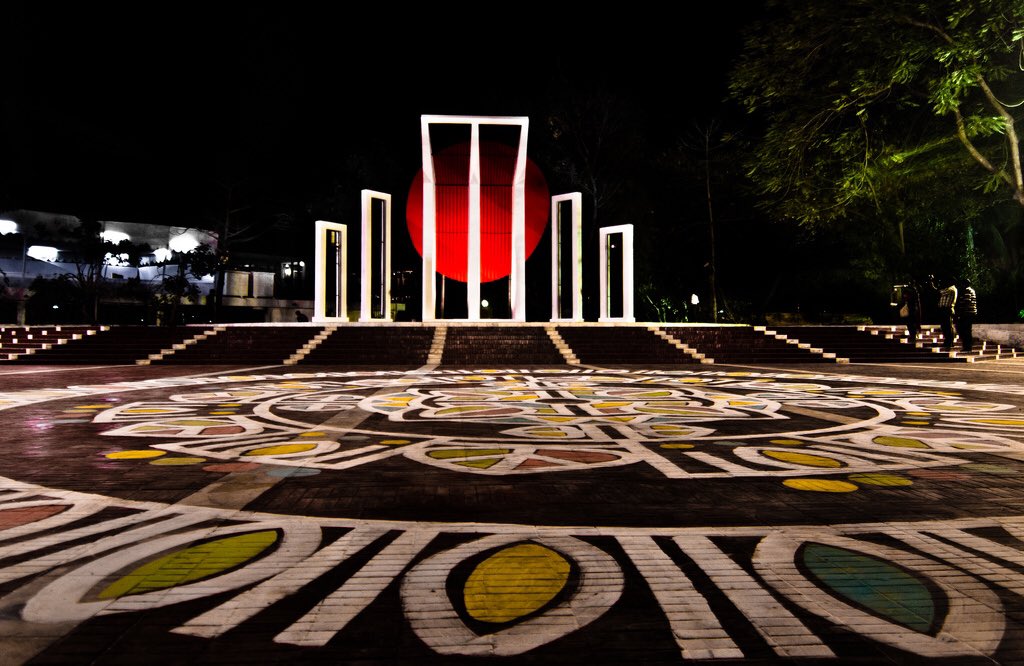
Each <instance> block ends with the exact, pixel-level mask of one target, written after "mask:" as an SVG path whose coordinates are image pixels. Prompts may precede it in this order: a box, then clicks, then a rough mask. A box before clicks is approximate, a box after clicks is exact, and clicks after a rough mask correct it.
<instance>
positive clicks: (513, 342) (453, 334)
mask: <svg viewBox="0 0 1024 666" xmlns="http://www.w3.org/2000/svg"><path fill="white" fill-rule="evenodd" d="M565 362H566V361H565V359H564V358H563V357H562V354H561V353H559V350H558V348H557V347H556V346H555V343H554V341H553V340H552V339H551V337H550V336H549V335H548V334H547V333H546V332H545V330H544V328H543V327H541V326H448V334H447V336H446V338H445V342H444V352H443V353H442V355H441V365H458V366H480V365H561V364H562V363H565Z"/></svg>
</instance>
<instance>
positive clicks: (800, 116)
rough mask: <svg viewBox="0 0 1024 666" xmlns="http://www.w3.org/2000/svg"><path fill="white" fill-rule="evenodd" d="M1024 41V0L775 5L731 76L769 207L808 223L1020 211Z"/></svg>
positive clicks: (810, 0)
mask: <svg viewBox="0 0 1024 666" xmlns="http://www.w3.org/2000/svg"><path fill="white" fill-rule="evenodd" d="M1022 46H1024V2H1021V0H931V1H929V2H919V1H914V0H844V1H843V2H833V1H832V0H768V3H767V5H766V13H765V16H764V18H763V19H762V20H760V21H758V22H755V24H754V25H753V27H752V28H751V29H750V30H749V32H748V33H747V34H746V37H745V47H744V51H743V54H742V56H741V58H740V59H739V60H738V62H737V65H736V67H735V69H734V70H733V72H732V74H731V78H730V95H731V97H732V98H733V99H735V100H737V101H738V102H740V103H741V104H742V105H743V106H744V107H745V108H746V109H747V110H748V111H749V112H750V113H751V114H752V115H753V116H754V117H755V118H757V119H758V120H759V122H760V123H762V125H761V129H762V130H763V139H762V140H760V141H758V142H756V144H755V145H754V146H753V147H752V148H751V152H750V155H749V163H748V167H749V175H750V176H751V177H752V178H753V180H754V182H755V184H756V186H757V188H758V189H759V191H760V192H761V194H762V195H765V196H764V201H765V206H766V207H767V208H768V209H770V210H771V211H772V213H773V214H774V215H775V216H776V217H778V218H782V219H794V220H797V221H799V222H800V223H801V224H804V225H806V226H808V227H812V228H813V227H816V226H818V225H821V224H827V223H830V222H835V221H836V220H838V219H841V218H851V217H853V218H856V217H861V218H864V219H866V218H867V217H869V216H872V215H875V216H879V215H881V216H882V217H886V216H888V217H889V218H890V220H893V219H895V220H898V222H899V224H900V225H902V222H903V220H905V219H913V218H919V217H921V216H924V217H934V218H946V219H949V218H950V216H952V217H954V218H959V219H965V216H966V217H970V216H972V215H974V214H976V213H977V209H978V207H985V206H987V205H992V204H995V203H998V202H999V201H1008V200H1009V201H1013V202H1016V204H1018V205H1020V206H1022V207H1024V178H1022V174H1021V156H1020V150H1021V141H1020V138H1019V136H1018V127H1017V125H1018V124H1019V123H1020V120H1021V116H1022V108H1024V107H1022V106H1021V103H1022V101H1024V71H1022V67H1024V52H1022ZM964 197H968V198H970V199H972V201H973V203H964V201H963V199H964ZM957 202H959V203H957ZM893 226H894V225H890V228H892V227H893ZM900 229H902V227H900ZM899 233H900V234H902V230H901V231H900V232H899Z"/></svg>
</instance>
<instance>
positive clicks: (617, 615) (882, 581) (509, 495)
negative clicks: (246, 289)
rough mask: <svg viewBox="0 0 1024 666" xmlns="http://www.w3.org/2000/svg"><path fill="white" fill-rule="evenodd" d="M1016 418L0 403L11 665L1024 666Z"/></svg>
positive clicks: (915, 404)
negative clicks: (790, 665)
mask: <svg viewBox="0 0 1024 666" xmlns="http://www.w3.org/2000/svg"><path fill="white" fill-rule="evenodd" d="M1022 395H1024V386H1019V385H1011V384H1004V383H991V384H986V383H978V382H975V383H965V382H963V381H953V380H949V379H941V380H938V379H936V380H922V379H911V378H898V377H888V378H877V377H868V376H858V375H852V374H846V375H840V374H818V375H811V374H808V373H798V372H794V373H788V372H781V371H780V372H727V371H722V370H715V371H675V370H630V371H627V370H601V371H596V370H588V369H580V368H568V369H565V368H560V369H559V368H552V369H532V370H505V369H493V370H492V369H485V370H475V371H454V370H449V371H438V370H434V371H425V370H410V371H380V372H374V371H345V370H338V371H333V372H316V373H294V372H291V373H289V372H284V371H282V372H266V373H264V374H254V375H212V376H204V377H164V378H155V379H150V380H140V381H132V382H112V383H97V384H89V385H82V386H72V387H66V388H61V389H59V390H58V389H52V388H46V389H37V390H23V391H16V392H10V393H7V394H0V410H3V411H0V414H3V417H4V426H5V427H4V431H3V432H0V445H2V446H4V449H5V451H6V452H7V454H6V456H5V459H6V462H5V464H4V466H3V470H4V472H3V477H2V478H0V655H2V656H0V662H2V663H12V664H22V663H108V662H109V663H124V662H132V661H135V660H137V659H140V658H141V657H142V655H149V657H148V661H150V662H152V661H154V657H153V656H152V654H153V650H154V647H155V646H158V649H159V654H160V655H161V656H160V657H159V658H156V661H158V662H159V663H186V662H188V663H197V662H198V663H222V662H225V661H233V662H235V663H276V662H284V661H290V662H295V661H299V662H313V661H328V660H330V661H334V662H340V663H352V662H359V663H408V662H413V661H416V662H426V663H438V664H442V663H443V664H447V663H461V662H462V661H465V662H466V663H476V662H479V661H480V659H481V658H484V657H494V658H499V659H500V660H501V661H502V662H503V663H553V662H562V663H565V662H570V663H583V662H586V663H613V662H614V663H624V662H625V663H679V662H683V661H686V660H712V661H715V662H720V663H726V662H727V663H732V662H742V661H747V660H749V661H772V660H780V661H786V662H791V661H792V660H794V659H800V660H807V661H827V662H829V663H839V662H863V663H879V662H881V663H888V662H890V661H891V662H894V663H908V662H909V663H914V662H918V661H919V662H933V661H937V662H941V663H957V664H960V663H978V664H981V663H993V662H995V663H1005V664H1012V663H1021V661H1022V657H1024V655H1022V653H1021V639H1022V638H1024V631H1022V627H1021V625H1020V619H1021V618H1022V612H1024V598H1022V596H1024V484H1022V482H1021V471H1022V470H1024V465H1022V461H1024V439H1022V438H1024V416H1022V413H1021V404H1022V402H1024V399H1022V397H1021V396H1022Z"/></svg>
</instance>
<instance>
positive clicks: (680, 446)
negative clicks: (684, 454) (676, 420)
mask: <svg viewBox="0 0 1024 666" xmlns="http://www.w3.org/2000/svg"><path fill="white" fill-rule="evenodd" d="M661 448H663V449H692V448H693V444H682V443H680V442H673V443H670V444H662V445H661Z"/></svg>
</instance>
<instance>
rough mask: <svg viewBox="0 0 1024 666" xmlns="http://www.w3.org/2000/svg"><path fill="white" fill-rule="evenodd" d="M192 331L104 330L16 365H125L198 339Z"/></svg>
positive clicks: (79, 336) (39, 352)
mask: <svg viewBox="0 0 1024 666" xmlns="http://www.w3.org/2000/svg"><path fill="white" fill-rule="evenodd" d="M195 333H196V329H194V328H189V327H184V326H182V327H176V328H161V327H151V326H101V327H97V328H93V329H91V332H90V331H89V330H86V331H85V332H84V333H81V334H77V337H73V338H72V339H69V340H67V341H66V342H64V343H63V344H60V345H59V346H53V347H50V348H48V349H38V350H36V352H35V353H33V354H32V355H30V356H19V357H18V358H17V362H19V363H30V364H53V365H84V364H95V365H124V364H134V363H136V362H137V361H140V360H146V359H148V358H149V356H150V354H155V353H158V352H160V350H161V349H166V348H168V347H171V346H172V345H175V344H178V343H181V342H182V341H183V340H185V339H187V338H189V337H191V336H193V335H195Z"/></svg>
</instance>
